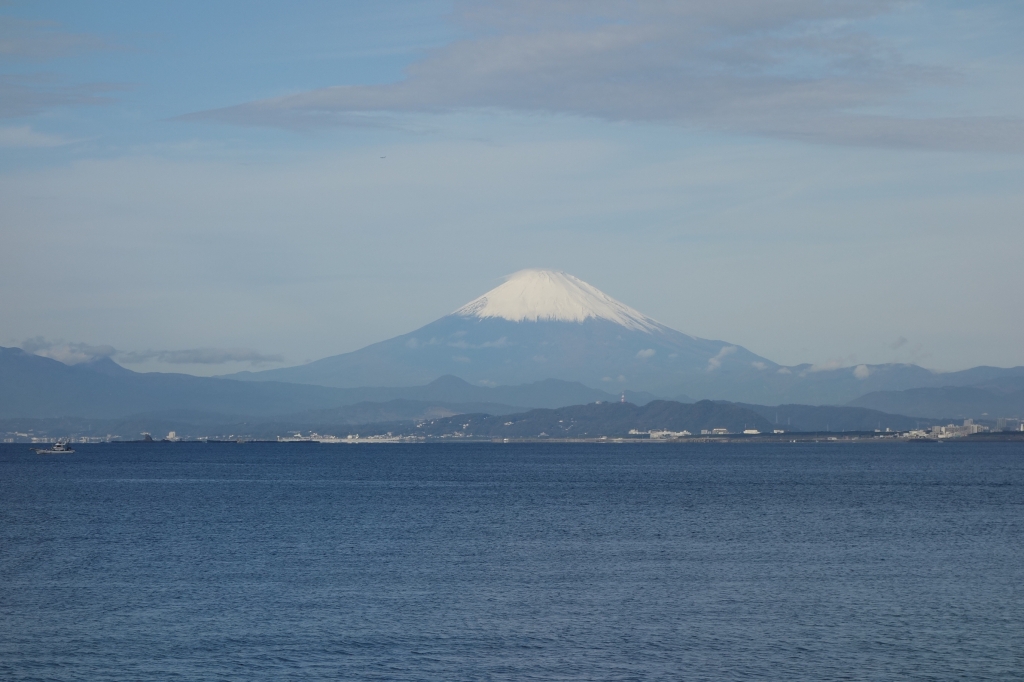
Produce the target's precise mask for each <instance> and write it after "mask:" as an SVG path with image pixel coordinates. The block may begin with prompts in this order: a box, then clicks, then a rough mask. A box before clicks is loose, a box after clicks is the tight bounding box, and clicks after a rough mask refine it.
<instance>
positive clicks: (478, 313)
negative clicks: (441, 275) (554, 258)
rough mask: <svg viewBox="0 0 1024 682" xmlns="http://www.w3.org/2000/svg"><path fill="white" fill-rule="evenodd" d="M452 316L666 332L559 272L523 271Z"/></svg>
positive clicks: (604, 294) (588, 286)
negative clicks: (595, 322)
mask: <svg viewBox="0 0 1024 682" xmlns="http://www.w3.org/2000/svg"><path fill="white" fill-rule="evenodd" d="M452 314H453V315H461V316H463V317H501V318H504V319H506V320H512V321H513V322H523V321H530V322H537V321H540V320H554V321H559V322H583V321H584V320H586V319H587V318H588V317H595V318H598V319H601V320H609V321H611V322H614V323H616V324H620V325H622V326H623V327H626V328H628V329H634V330H636V331H643V332H648V333H650V332H655V331H660V330H662V329H665V327H663V326H662V325H660V324H658V323H657V322H655V321H654V320H652V319H651V318H649V317H647V316H646V315H644V314H642V313H640V312H637V311H636V310H633V309H632V308H630V307H629V306H628V305H626V304H625V303H620V302H618V301H616V300H615V299H614V298H612V297H611V296H609V295H607V294H606V293H604V292H603V291H601V290H600V289H597V288H596V287H592V286H591V285H589V284H587V283H586V282H584V281H583V280H581V279H576V278H575V277H573V276H572V275H567V274H566V273H564V272H559V271H558V270H520V271H519V272H517V273H515V274H513V275H509V276H508V278H507V279H506V280H505V283H504V284H502V285H501V286H499V287H496V288H494V289H491V290H490V291H488V292H487V293H486V294H484V295H483V296H481V297H480V298H478V299H475V300H473V301H470V302H469V303H467V304H466V305H464V306H462V307H461V308H459V309H458V310H456V311H455V312H454V313H452Z"/></svg>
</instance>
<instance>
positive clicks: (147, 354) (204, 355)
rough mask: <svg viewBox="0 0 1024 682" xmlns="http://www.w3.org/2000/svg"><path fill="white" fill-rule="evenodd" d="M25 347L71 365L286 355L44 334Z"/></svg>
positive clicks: (266, 360) (271, 359)
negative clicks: (120, 346) (125, 345)
mask: <svg viewBox="0 0 1024 682" xmlns="http://www.w3.org/2000/svg"><path fill="white" fill-rule="evenodd" d="M21 348H22V349H23V350H25V351H28V352H29V353H34V354H36V355H41V356H43V357H48V358H53V359H54V360H59V361H61V362H63V363H65V364H68V365H75V364H79V363H82V362H90V361H93V360H98V359H101V358H114V359H116V360H117V361H118V362H119V363H122V364H126V365H134V364H141V363H144V362H150V361H156V362H162V363H166V364H171V365H222V364H225V363H229V362H248V363H249V364H250V365H254V366H258V365H264V364H270V363H280V362H284V357H283V356H282V355H279V354H264V353H260V352H259V351H255V350H252V349H251V348H189V349H185V350H144V351H119V350H117V349H116V348H114V347H113V346H107V345H91V344H87V343H80V342H66V341H51V340H47V339H45V338H43V337H41V336H37V337H34V338H31V339H28V340H26V341H24V342H23V343H22V344H21Z"/></svg>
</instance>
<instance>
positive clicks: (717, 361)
mask: <svg viewBox="0 0 1024 682" xmlns="http://www.w3.org/2000/svg"><path fill="white" fill-rule="evenodd" d="M735 352H736V346H722V347H721V349H719V351H718V353H717V354H716V355H715V357H713V358H711V359H710V360H708V371H709V372H712V371H714V370H716V369H718V368H719V367H721V366H722V361H723V360H725V358H726V357H728V356H730V355H732V354H733V353H735Z"/></svg>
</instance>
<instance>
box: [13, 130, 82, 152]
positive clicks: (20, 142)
mask: <svg viewBox="0 0 1024 682" xmlns="http://www.w3.org/2000/svg"><path fill="white" fill-rule="evenodd" d="M70 142H71V140H68V139H66V138H63V137H61V136H59V135H48V134H46V133H40V132H38V131H36V130H33V129H32V127H31V126H7V127H4V126H0V147H7V148H16V147H21V148H31V147H60V146H62V145H65V144H69V143H70Z"/></svg>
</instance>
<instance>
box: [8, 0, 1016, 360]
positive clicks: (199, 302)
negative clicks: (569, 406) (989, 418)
mask: <svg viewBox="0 0 1024 682" xmlns="http://www.w3.org/2000/svg"><path fill="white" fill-rule="evenodd" d="M1022 34H1024V9H1022V8H1021V6H1020V4H1019V3H1014V2H972V3H955V2H929V3H924V2H896V1H887V0H864V1H858V2H852V1H849V2H844V1H842V0H834V1H831V2H814V1H811V0H785V1H784V2H778V3H762V2H754V1H753V0H720V1H718V2H680V3H653V2H652V3H633V2H620V1H619V0H596V1H594V2H576V1H574V0H567V1H565V2H544V3H541V2H530V1H528V0H523V1H521V2H490V3H482V2H455V3H451V2H392V3H327V2H323V3H317V2H307V3H302V2H293V3H272V2H245V3H242V2H217V3H190V2H176V3H155V2H154V3H130V2H104V3H80V2H32V3H27V2H24V3H22V2H9V3H6V4H0V292H2V294H3V295H2V296H0V319H2V320H3V325H2V326H0V345H25V344H26V342H27V345H28V346H29V347H33V348H37V349H40V351H41V352H51V353H52V354H55V355H60V354H62V353H63V354H64V356H65V357H66V356H69V355H74V354H75V353H78V354H85V355H88V354H90V353H93V354H95V353H104V352H111V349H116V350H117V351H118V355H116V356H115V357H117V358H118V359H119V360H121V361H122V362H125V363H126V364H127V366H130V367H132V368H134V369H159V370H162V371H188V372H194V373H200V374H216V373H222V372H228V371H234V370H237V369H243V368H249V367H250V366H252V363H253V362H256V363H258V364H257V365H256V366H259V367H271V366H279V365H280V364H281V363H285V364H294V363H298V362H302V361H305V360H311V359H316V358H319V357H323V356H326V355H332V354H335V353H339V352H345V351H349V350H354V349H356V348H359V347H361V346H363V345H365V344H367V343H372V342H374V341H377V340H381V339H384V338H388V337H390V336H393V335H396V334H399V333H403V332H406V331H410V330H412V329H414V328H416V327H418V326H420V325H422V324H425V323H427V322H430V321H432V320H433V319H436V318H437V317H439V316H441V315H444V314H446V313H448V312H450V311H452V310H454V309H455V308H457V307H458V306H460V305H461V304H463V303H465V302H466V301H468V300H470V299H472V298H474V297H476V296H478V295H479V294H481V293H483V291H485V290H487V289H489V288H491V287H493V286H495V285H496V284H497V283H498V282H499V281H500V279H501V277H502V276H503V275H505V274H508V273H511V272H513V271H516V270H519V269H522V268H526V267H550V268H557V269H562V270H565V271H567V272H570V273H572V274H574V275H576V276H578V277H580V278H582V279H584V280H586V281H588V282H590V283H592V284H594V285H595V286H598V287H599V288H601V289H603V290H604V291H606V292H607V293H609V294H610V295H612V296H614V297H616V298H618V299H620V300H622V301H624V302H625V303H627V304H629V305H631V306H633V307H635V308H637V309H639V310H641V311H643V312H645V313H646V314H649V315H651V316H652V317H655V318H656V319H658V320H660V321H662V322H664V323H666V324H669V325H671V326H673V327H676V328H678V329H680V330H683V331H686V332H689V333H692V334H696V335H699V336H704V337H710V338H718V339H724V340H727V341H730V342H732V343H738V344H741V345H744V346H746V347H747V348H749V349H750V350H752V351H754V352H756V353H758V354H760V355H764V356H766V357H770V358H772V359H773V360H775V361H777V362H782V363H790V364H793V363H798V362H814V363H819V364H825V363H833V364H844V365H845V364H859V363H880V362H891V361H901V362H917V363H919V364H922V365H924V366H927V367H932V368H935V369H942V370H950V369H960V368H964V367H968V366H973V365H978V364H994V365H1001V366H1010V365H1020V364H1024V323H1022V322H1021V321H1020V320H1021V319H1022V315H1021V314H1020V307H1021V298H1020V292H1021V291H1024V274H1022V273H1024V268H1021V267H1020V264H1019V263H1020V253H1021V235H1022V227H1024V225H1022V219H1021V216H1024V210H1022V209H1024V198H1022V196H1024V195H1022V192H1021V188H1022V183H1024V87H1022V85H1021V83H1024V54H1022V51H1024V47H1022V46H1021V44H1020V43H1021V41H1020V40H1019V36H1020V35H1022ZM382 157H383V158H382ZM47 348H49V349H50V350H49V351H46V349H47Z"/></svg>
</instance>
